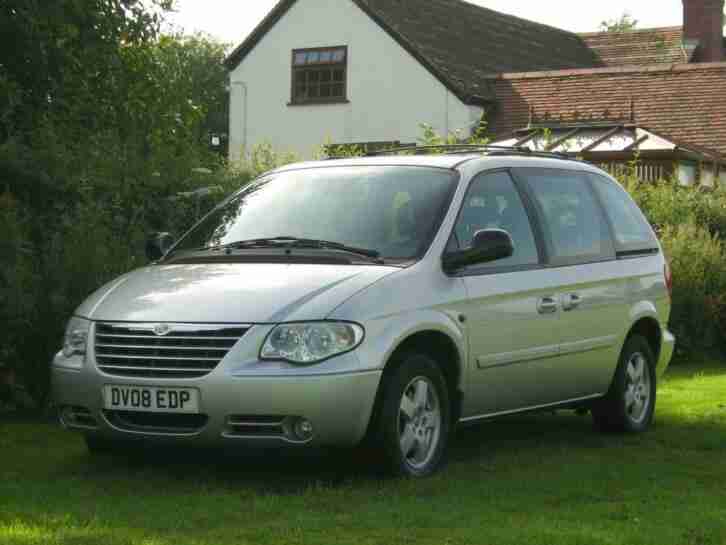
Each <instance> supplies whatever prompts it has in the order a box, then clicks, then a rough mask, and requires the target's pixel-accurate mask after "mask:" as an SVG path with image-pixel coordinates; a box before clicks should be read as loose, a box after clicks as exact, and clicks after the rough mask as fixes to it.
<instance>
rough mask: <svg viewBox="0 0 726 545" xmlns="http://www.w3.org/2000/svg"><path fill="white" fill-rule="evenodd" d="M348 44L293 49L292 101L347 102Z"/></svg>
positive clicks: (304, 102)
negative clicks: (346, 45)
mask: <svg viewBox="0 0 726 545" xmlns="http://www.w3.org/2000/svg"><path fill="white" fill-rule="evenodd" d="M347 71H348V48H347V47H345V46H340V47H320V48H315V49H295V50H294V51H293V52H292V100H291V102H290V103H291V104H329V103H336V102H337V103H340V102H347V88H346V87H347V86H346V81H347Z"/></svg>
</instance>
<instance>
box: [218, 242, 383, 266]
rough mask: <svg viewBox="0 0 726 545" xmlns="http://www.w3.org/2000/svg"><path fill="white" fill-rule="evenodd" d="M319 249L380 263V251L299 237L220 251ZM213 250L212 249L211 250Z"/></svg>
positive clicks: (240, 244) (237, 244)
mask: <svg viewBox="0 0 726 545" xmlns="http://www.w3.org/2000/svg"><path fill="white" fill-rule="evenodd" d="M280 246H282V247H288V248H318V249H321V250H340V251H342V252H347V253H349V254H356V255H360V256H363V257H367V258H369V259H375V260H376V261H377V262H380V259H381V253H380V252H379V251H378V250H369V249H368V248H356V247H355V246H348V245H347V244H342V243H340V242H332V241H330V240H318V239H313V238H298V237H274V238H256V239H252V240H240V241H237V242H231V243H229V244H224V245H223V246H219V247H218V249H237V248H239V249H244V248H276V247H280ZM210 249H212V248H210Z"/></svg>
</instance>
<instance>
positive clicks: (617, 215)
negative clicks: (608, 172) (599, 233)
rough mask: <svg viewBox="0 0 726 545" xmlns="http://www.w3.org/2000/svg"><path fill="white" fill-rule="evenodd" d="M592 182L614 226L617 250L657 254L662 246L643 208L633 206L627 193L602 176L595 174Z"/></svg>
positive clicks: (592, 176) (592, 175)
mask: <svg viewBox="0 0 726 545" xmlns="http://www.w3.org/2000/svg"><path fill="white" fill-rule="evenodd" d="M590 178H591V179H592V183H593V186H594V187H595V191H597V193H598V195H599V196H600V199H601V200H602V202H603V204H604V206H605V213H606V214H607V216H608V219H609V220H610V224H611V225H612V229H613V233H614V235H615V249H616V250H617V251H618V252H624V253H631V252H632V253H638V252H652V251H655V250H657V249H658V242H657V241H656V239H655V235H654V234H653V230H652V229H651V228H650V225H649V224H648V220H646V219H645V216H644V215H643V213H642V212H641V211H640V208H638V206H637V205H636V204H635V203H634V202H633V199H631V198H630V195H628V193H627V192H626V191H625V189H623V188H622V187H621V186H620V185H619V184H617V183H615V182H613V181H612V180H609V179H607V178H605V177H604V176H600V175H598V174H591V175H590Z"/></svg>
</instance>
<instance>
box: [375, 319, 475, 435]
mask: <svg viewBox="0 0 726 545" xmlns="http://www.w3.org/2000/svg"><path fill="white" fill-rule="evenodd" d="M413 352H417V353H420V354H423V355H426V356H429V357H432V358H433V359H434V360H435V361H436V363H437V364H438V365H439V367H440V369H441V372H442V374H443V375H444V379H445V381H446V385H447V387H448V393H449V399H450V400H451V420H452V425H455V424H456V422H458V420H459V418H460V416H461V408H462V402H463V382H464V373H465V368H466V366H465V361H466V359H465V358H466V354H465V352H464V351H463V347H462V346H461V344H460V342H457V341H456V339H455V336H453V335H451V334H449V333H448V332H446V331H445V330H444V329H443V328H441V327H436V326H433V324H429V327H423V328H421V329H418V330H415V331H410V332H408V333H407V334H406V335H403V336H401V337H400V340H399V342H398V343H397V344H396V345H395V346H393V347H392V349H391V351H390V353H389V354H388V355H387V357H386V359H385V365H384V368H383V376H382V378H381V382H380V384H379V386H378V391H377V393H376V399H375V402H374V405H373V411H372V413H371V418H370V421H369V424H368V433H367V434H366V435H367V436H368V437H370V436H371V433H372V432H373V431H374V426H375V423H376V422H377V420H378V416H379V414H380V409H381V402H382V397H383V390H384V388H385V384H386V378H387V376H390V374H391V373H392V372H393V371H395V370H396V369H397V367H398V365H400V364H401V363H402V362H403V356H404V355H405V354H408V353H413Z"/></svg>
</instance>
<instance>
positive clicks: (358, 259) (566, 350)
mask: <svg viewBox="0 0 726 545" xmlns="http://www.w3.org/2000/svg"><path fill="white" fill-rule="evenodd" d="M442 151H444V152H445V153H443V154H437V155H411V154H405V155H400V154H396V153H390V154H383V155H377V156H371V157H366V158H360V159H340V160H330V161H324V162H315V163H303V164H294V165H289V166H286V167H283V168H280V169H277V170H275V171H273V172H269V173H267V174H265V175H263V176H261V177H260V178H258V179H257V180H255V181H254V182H252V183H251V184H249V185H247V186H245V187H244V188H243V189H241V190H240V191H239V192H237V193H236V194H234V195H233V196H231V197H230V198H228V199H226V200H225V201H224V202H223V203H222V204H220V205H219V206H218V207H216V208H215V209H214V210H213V211H212V212H211V213H209V214H208V215H207V216H206V217H204V218H203V219H202V220H201V221H200V222H199V223H197V225H196V226H194V227H193V228H192V229H191V230H190V231H189V232H188V233H186V234H185V235H184V236H182V237H181V238H180V239H179V240H178V241H176V242H175V243H174V242H172V241H171V240H170V237H169V236H168V235H160V236H158V237H156V238H154V239H152V240H151V241H150V243H149V246H148V248H147V251H148V253H149V254H150V257H151V258H152V260H153V262H152V263H151V264H150V265H149V266H147V267H145V268H142V269H140V270H136V271H133V272H130V273H128V274H126V275H124V276H122V277H120V278H118V279H116V280H114V281H113V282H110V283H109V284H107V285H106V286H104V287H102V288H101V289H99V290H98V291H97V292H95V293H94V294H93V295H91V296H90V297H89V298H88V299H87V300H86V301H85V302H84V303H83V304H82V305H81V306H80V307H79V308H78V310H77V311H76V312H75V314H74V316H73V317H72V318H71V319H70V321H69V323H68V327H67V330H66V335H65V339H64V344H63V349H62V350H61V351H60V352H59V353H58V354H57V355H56V356H55V358H54V360H53V362H52V381H53V392H54V399H55V403H56V405H57V406H58V408H59V413H60V418H61V421H62V423H63V425H64V426H66V427H67V428H70V429H74V430H78V431H80V432H82V433H83V434H84V435H85V438H86V442H87V444H88V447H89V449H90V450H91V452H99V451H108V450H113V449H117V448H119V447H121V446H124V447H127V446H129V445H133V444H134V440H136V439H152V440H155V441H166V442H173V443H178V444H241V445H245V446H249V447H255V446H264V447H270V446H273V447H274V446H279V447H283V446H298V447H301V446H320V445H331V446H355V445H358V444H359V443H362V442H364V441H365V442H366V443H367V444H369V445H372V446H374V447H376V448H377V449H378V450H379V452H380V453H381V455H382V459H384V460H385V461H386V463H387V464H388V465H389V467H390V468H391V469H392V470H393V471H394V472H395V473H397V474H402V475H408V476H425V475H428V474H430V473H432V472H433V471H434V470H435V469H436V468H437V467H439V466H440V465H441V464H442V462H443V460H444V458H445V453H446V450H447V446H448V445H449V443H450V440H451V438H452V432H453V430H454V428H455V427H456V426H457V425H463V424H469V423H473V422H479V421H481V420H484V419H489V418H494V417H498V416H503V415H510V414H514V413H520V412H525V411H536V410H543V409H546V410H551V409H554V408H568V409H569V408H573V409H581V410H583V409H584V410H589V411H590V412H591V413H592V416H593V418H594V422H595V424H596V426H597V427H598V428H599V429H602V430H609V431H623V432H641V431H644V430H646V429H647V428H648V426H649V424H650V423H651V420H652V418H653V411H654V408H655V400H656V385H657V382H658V380H659V378H660V377H661V376H662V375H663V373H664V372H665V370H666V367H667V366H668V363H669V361H670V358H671V356H672V353H673V347H674V342H675V339H674V337H673V336H672V335H671V333H669V331H668V329H667V322H668V317H669V312H670V284H671V279H670V272H669V269H668V264H667V261H666V259H665V258H664V255H663V252H662V250H661V247H660V245H659V243H658V240H657V238H656V236H655V234H654V233H653V230H652V229H651V227H650V226H649V225H648V223H647V221H646V220H645V218H644V216H643V214H642V213H641V212H640V210H639V209H638V207H637V206H636V204H635V203H634V202H633V201H632V200H631V198H630V197H629V196H628V194H627V193H626V192H625V190H624V189H623V188H622V187H621V186H620V185H618V183H617V182H616V181H615V180H614V179H613V178H611V177H610V176H608V175H607V174H606V173H605V172H603V171H602V170H600V169H598V168H596V167H594V166H591V165H588V164H586V163H583V162H579V161H572V160H567V159H565V158H561V157H558V156H554V155H548V154H538V153H533V152H527V151H523V150H519V149H511V150H503V149H481V150H470V151H469V150H463V151H462V150H458V149H456V150H454V151H452V150H446V149H444V150H442Z"/></svg>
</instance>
